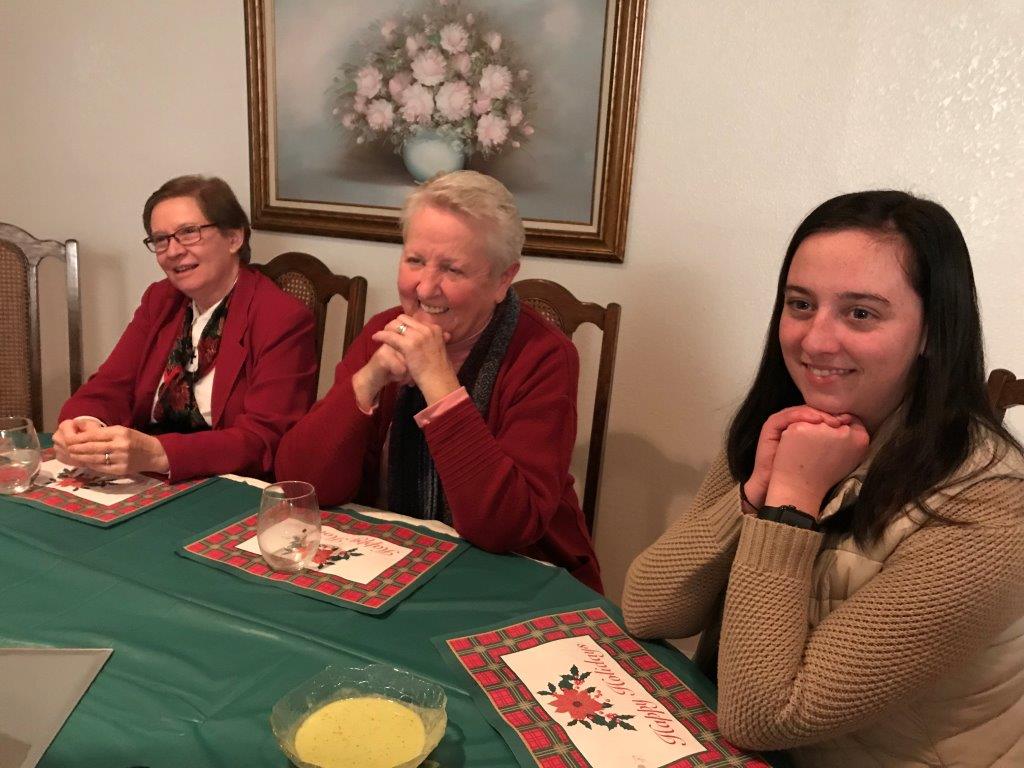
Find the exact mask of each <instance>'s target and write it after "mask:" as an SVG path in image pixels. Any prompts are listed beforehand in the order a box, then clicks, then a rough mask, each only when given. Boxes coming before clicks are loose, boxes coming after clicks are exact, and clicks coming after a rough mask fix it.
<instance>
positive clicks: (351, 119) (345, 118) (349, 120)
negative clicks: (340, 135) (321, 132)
mask: <svg viewBox="0 0 1024 768" xmlns="http://www.w3.org/2000/svg"><path fill="white" fill-rule="evenodd" d="M358 117H359V116H358V115H357V114H356V113H355V112H346V113H345V114H344V115H342V116H341V124H342V125H343V126H345V127H346V128H351V127H352V126H354V125H355V124H356V119H357V118H358Z"/></svg>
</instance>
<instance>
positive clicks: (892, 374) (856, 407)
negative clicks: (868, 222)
mask: <svg viewBox="0 0 1024 768" xmlns="http://www.w3.org/2000/svg"><path fill="white" fill-rule="evenodd" d="M910 258H912V257H911V255H910V254H909V253H908V251H907V247H906V245H905V244H904V242H903V241H902V240H901V239H899V238H897V237H884V236H880V235H879V234H877V233H874V232H867V231H864V230H856V229H851V230H840V231H838V232H822V233H819V234H816V235H811V236H810V237H808V238H807V239H805V240H804V241H803V242H802V243H801V244H800V247H799V248H797V251H796V253H795V254H794V255H793V261H792V263H791V264H790V267H789V274H788V275H787V277H786V292H785V305H784V307H783V310H782V317H781V318H780V321H779V342H780V344H781V346H782V355H783V358H784V360H785V362H786V368H787V370H788V371H789V375H790V376H791V377H792V378H793V381H794V383H795V384H796V386H797V388H798V389H799V390H800V393H801V394H802V395H803V398H804V402H806V403H807V404H808V405H810V406H812V407H814V408H817V409H819V410H822V411H826V412H828V413H833V414H841V413H851V414H853V415H855V416H857V417H858V418H860V419H861V421H863V422H864V424H865V426H867V428H868V431H870V432H874V431H875V430H876V429H877V428H878V426H879V425H880V424H881V423H882V422H883V421H884V420H885V419H886V417H888V416H889V414H891V413H892V412H893V411H894V410H896V408H897V407H899V404H900V403H901V402H902V400H903V398H904V396H905V395H906V393H907V389H908V386H909V377H910V373H911V370H912V368H913V365H914V362H915V360H916V359H917V356H918V355H919V354H920V353H921V352H922V351H923V346H924V338H925V326H924V311H923V305H922V302H921V297H920V296H918V294H917V293H916V292H915V290H914V288H913V287H912V286H911V284H910V279H909V277H908V275H907V272H906V269H905V266H904V265H905V264H907V263H908V261H907V260H908V259H910Z"/></svg>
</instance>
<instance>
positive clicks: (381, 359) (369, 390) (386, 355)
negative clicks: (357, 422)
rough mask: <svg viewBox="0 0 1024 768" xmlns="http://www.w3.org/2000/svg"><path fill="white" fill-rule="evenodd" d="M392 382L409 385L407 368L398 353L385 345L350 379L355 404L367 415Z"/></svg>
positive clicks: (403, 359)
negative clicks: (383, 390) (382, 391)
mask: <svg viewBox="0 0 1024 768" xmlns="http://www.w3.org/2000/svg"><path fill="white" fill-rule="evenodd" d="M393 381H394V382H398V383H399V384H407V383H409V382H410V381H411V379H410V378H409V368H408V366H407V365H406V364H405V358H404V357H403V356H402V354H401V353H400V352H398V351H396V350H395V349H394V348H392V347H389V346H388V345H387V344H382V345H381V346H380V347H379V348H378V349H377V351H376V352H374V353H373V356H372V357H370V359H369V360H368V361H367V363H366V365H364V366H363V367H362V368H360V369H359V370H358V371H356V373H355V375H354V376H353V377H352V389H353V390H354V391H355V395H356V403H358V405H359V407H360V408H361V409H362V410H363V411H365V412H366V413H369V412H370V411H372V410H373V408H374V406H376V404H377V398H378V396H379V395H380V391H381V390H382V389H384V387H386V386H387V385H388V384H390V383H391V382H393Z"/></svg>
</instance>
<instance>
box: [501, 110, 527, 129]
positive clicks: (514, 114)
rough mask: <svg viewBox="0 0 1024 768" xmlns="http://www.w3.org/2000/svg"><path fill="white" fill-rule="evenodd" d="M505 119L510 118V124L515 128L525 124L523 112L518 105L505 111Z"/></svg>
mask: <svg viewBox="0 0 1024 768" xmlns="http://www.w3.org/2000/svg"><path fill="white" fill-rule="evenodd" d="M505 117H507V118H508V124H509V125H511V126H512V127H513V128H515V127H516V126H517V125H519V124H520V123H521V122H523V110H522V109H521V108H520V106H519V105H518V104H513V105H511V106H510V107H509V108H508V109H506V110H505Z"/></svg>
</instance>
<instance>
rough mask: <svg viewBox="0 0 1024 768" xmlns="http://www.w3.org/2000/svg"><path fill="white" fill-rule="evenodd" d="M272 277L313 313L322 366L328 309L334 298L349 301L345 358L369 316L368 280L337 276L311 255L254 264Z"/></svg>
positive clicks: (289, 255)
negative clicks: (367, 310)
mask: <svg viewBox="0 0 1024 768" xmlns="http://www.w3.org/2000/svg"><path fill="white" fill-rule="evenodd" d="M252 266H253V267H255V268H256V269H258V270H259V271H260V272H262V273H263V274H264V275H266V276H267V277H269V278H270V279H271V280H273V281H274V282H275V283H277V284H278V286H279V287H280V288H281V290H282V291H284V292H285V293H288V294H290V295H292V296H294V297H295V298H297V299H298V300H299V301H301V302H302V303H303V304H305V305H306V306H307V307H309V308H310V310H312V312H313V316H314V317H315V318H316V357H317V361H318V362H317V365H319V360H320V355H321V352H322V351H323V347H324V328H325V327H326V326H327V306H328V304H330V301H331V299H332V298H333V297H334V296H341V297H342V298H343V299H345V301H346V303H347V305H348V307H347V310H346V314H345V336H344V339H343V340H342V349H341V351H342V354H345V352H346V351H347V350H348V347H349V345H350V344H351V343H352V342H353V341H354V340H355V338H356V336H358V335H359V331H361V330H362V328H363V316H364V315H365V313H366V278H365V277H359V276H356V277H345V276H344V275H336V274H334V273H333V272H331V270H330V269H328V268H327V265H326V264H324V263H323V262H322V261H320V259H318V258H316V257H315V256H311V255H310V254H308V253H299V252H297V251H290V252H288V253H282V254H281V255H280V256H275V257H274V258H273V259H271V260H270V261H269V262H268V263H266V264H253V265H252Z"/></svg>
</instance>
